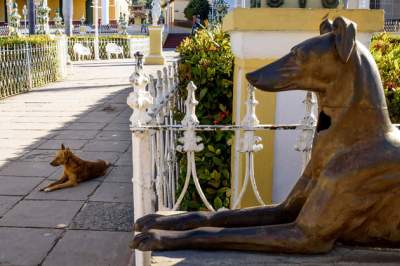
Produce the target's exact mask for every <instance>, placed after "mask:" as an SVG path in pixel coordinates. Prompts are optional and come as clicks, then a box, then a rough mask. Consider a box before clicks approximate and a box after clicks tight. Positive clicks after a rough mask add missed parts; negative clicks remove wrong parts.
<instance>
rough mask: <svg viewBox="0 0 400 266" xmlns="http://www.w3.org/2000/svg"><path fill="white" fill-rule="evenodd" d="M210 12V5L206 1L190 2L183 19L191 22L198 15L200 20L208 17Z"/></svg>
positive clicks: (194, 0) (195, 0)
mask: <svg viewBox="0 0 400 266" xmlns="http://www.w3.org/2000/svg"><path fill="white" fill-rule="evenodd" d="M209 11H210V4H209V3H208V1H207V0H191V1H190V2H189V4H188V5H187V7H186V8H185V10H184V11H183V12H184V13H185V17H186V18H187V19H188V20H192V18H193V16H194V15H200V18H201V19H202V20H204V19H206V18H207V17H208V13H209Z"/></svg>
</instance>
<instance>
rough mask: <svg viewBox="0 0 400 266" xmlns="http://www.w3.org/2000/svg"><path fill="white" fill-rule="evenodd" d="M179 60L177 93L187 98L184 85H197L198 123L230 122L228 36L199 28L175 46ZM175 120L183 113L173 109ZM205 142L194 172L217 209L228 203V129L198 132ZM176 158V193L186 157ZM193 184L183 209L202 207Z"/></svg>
mask: <svg viewBox="0 0 400 266" xmlns="http://www.w3.org/2000/svg"><path fill="white" fill-rule="evenodd" d="M177 51H178V52H179V53H180V56H181V61H180V65H179V77H180V80H181V84H180V94H181V95H182V97H184V98H186V85H187V83H188V82H189V81H190V80H192V81H193V82H194V83H195V84H196V86H197V91H196V99H197V100H198V101H199V104H198V106H197V108H196V114H197V116H198V118H199V121H200V123H201V124H205V125H207V124H231V123H232V90H233V81H232V80H233V59H234V57H233V54H232V52H231V46H230V43H229V36H228V34H227V33H225V32H223V31H222V30H221V29H220V28H219V27H217V28H216V29H214V30H213V31H212V32H209V31H206V30H201V31H199V32H198V33H197V34H196V35H195V36H194V37H192V38H186V39H185V40H184V41H183V42H182V43H181V45H180V46H179V47H178V48H177ZM175 116H176V118H177V119H178V121H181V119H182V118H183V114H182V113H179V112H178V111H175ZM198 135H199V136H201V137H202V142H203V143H204V146H205V148H204V150H203V151H201V152H197V153H196V158H195V160H196V166H197V168H196V169H197V175H198V177H199V180H200V184H201V186H202V189H203V191H204V193H205V195H206V197H207V199H208V201H209V202H210V203H211V204H212V205H213V206H214V207H215V209H219V208H221V207H229V203H230V159H231V150H230V147H229V146H227V145H228V144H229V143H230V139H231V137H232V133H231V132H226V131H216V132H208V133H206V132H198ZM178 159H179V160H178V161H179V166H180V167H179V169H180V173H179V182H178V186H179V188H178V193H179V192H180V191H181V189H182V187H183V184H184V180H185V175H186V157H185V156H181V157H180V158H178ZM204 208H205V207H204V205H203V204H202V202H201V199H200V197H199V196H198V194H197V192H196V190H195V187H194V184H193V183H191V184H190V187H189V190H188V193H187V194H186V196H185V198H184V201H183V202H182V204H181V209H183V210H198V209H204Z"/></svg>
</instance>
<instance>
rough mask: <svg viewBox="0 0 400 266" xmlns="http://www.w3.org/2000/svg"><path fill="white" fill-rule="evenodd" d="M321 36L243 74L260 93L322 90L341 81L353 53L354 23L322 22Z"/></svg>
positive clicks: (345, 20)
mask: <svg viewBox="0 0 400 266" xmlns="http://www.w3.org/2000/svg"><path fill="white" fill-rule="evenodd" d="M320 32H321V35H320V36H317V37H314V38H311V39H308V40H306V41H304V42H302V43H300V44H298V45H296V46H294V47H293V48H292V49H291V51H290V53H289V54H287V55H286V56H284V57H282V58H281V59H279V60H277V61H275V62H274V63H272V64H269V65H267V66H265V67H262V68H260V69H258V70H256V71H254V72H251V73H248V74H247V75H246V77H247V79H248V81H249V82H250V83H251V84H252V85H254V86H255V87H257V88H258V89H261V90H266V91H287V90H312V91H325V90H327V89H328V86H330V85H331V84H332V82H334V81H335V80H337V79H340V78H341V71H340V70H341V69H343V65H345V64H347V63H348V62H349V59H350V57H351V56H352V55H355V53H356V51H355V50H356V49H355V47H356V45H359V44H357V43H356V24H355V23H353V22H351V21H349V20H347V19H345V18H342V17H338V18H336V19H335V21H334V22H333V24H332V23H331V21H329V20H327V19H326V20H324V21H323V22H322V23H321V25H320Z"/></svg>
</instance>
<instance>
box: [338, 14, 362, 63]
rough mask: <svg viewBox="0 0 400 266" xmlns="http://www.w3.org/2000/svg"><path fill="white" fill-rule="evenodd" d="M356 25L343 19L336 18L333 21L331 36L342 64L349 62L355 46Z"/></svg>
mask: <svg viewBox="0 0 400 266" xmlns="http://www.w3.org/2000/svg"><path fill="white" fill-rule="evenodd" d="M356 32H357V24H355V23H354V22H352V21H350V20H348V19H346V18H343V17H337V18H336V19H335V20H334V21H333V34H335V44H336V50H337V52H338V54H339V56H340V59H342V61H343V63H347V61H349V58H350V55H351V53H352V52H353V50H354V46H355V45H356Z"/></svg>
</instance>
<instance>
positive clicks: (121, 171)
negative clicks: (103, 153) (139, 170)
mask: <svg viewBox="0 0 400 266" xmlns="http://www.w3.org/2000/svg"><path fill="white" fill-rule="evenodd" d="M104 182H123V183H132V166H117V167H113V168H112V170H111V172H110V173H109V174H108V175H107V177H106V178H105V179H104Z"/></svg>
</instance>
